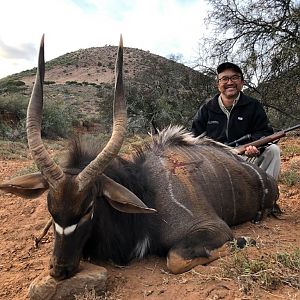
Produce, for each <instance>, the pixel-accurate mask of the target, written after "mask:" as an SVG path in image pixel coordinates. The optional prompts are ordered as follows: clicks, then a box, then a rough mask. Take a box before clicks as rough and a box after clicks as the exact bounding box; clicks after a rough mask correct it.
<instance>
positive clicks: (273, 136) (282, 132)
mask: <svg viewBox="0 0 300 300" xmlns="http://www.w3.org/2000/svg"><path fill="white" fill-rule="evenodd" d="M297 128H300V124H298V125H295V126H292V127H290V128H287V129H283V130H280V131H278V132H275V133H273V134H271V135H268V136H266V137H263V138H261V139H259V140H256V141H254V142H251V143H248V144H244V145H241V146H238V147H236V148H234V151H235V153H237V154H240V155H241V154H244V152H245V150H246V148H247V147H248V146H255V147H257V148H259V147H261V146H265V145H267V144H269V143H271V142H274V141H277V140H279V139H281V138H282V137H284V136H286V133H287V132H289V131H292V130H295V129H297ZM245 137H246V136H245ZM242 138H243V137H242ZM248 138H249V137H248ZM239 140H240V139H239ZM239 140H237V141H239ZM243 140H244V139H243ZM234 142H236V141H234ZM234 142H232V143H234ZM232 143H230V144H232Z"/></svg>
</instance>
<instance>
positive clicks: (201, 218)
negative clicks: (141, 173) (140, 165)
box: [145, 127, 278, 244]
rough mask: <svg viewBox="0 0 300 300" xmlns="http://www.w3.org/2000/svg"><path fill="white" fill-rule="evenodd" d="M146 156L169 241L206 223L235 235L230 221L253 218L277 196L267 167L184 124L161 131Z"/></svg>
mask: <svg viewBox="0 0 300 300" xmlns="http://www.w3.org/2000/svg"><path fill="white" fill-rule="evenodd" d="M146 156H147V159H146V160H145V161H146V165H147V169H148V172H149V179H150V181H151V182H152V183H153V186H154V189H155V195H156V199H155V203H156V209H157V210H158V212H159V216H160V218H161V222H163V223H165V225H164V226H162V228H163V230H162V233H161V234H162V236H163V239H164V240H165V241H166V243H167V244H168V243H170V244H172V243H173V242H174V241H176V240H179V239H181V238H182V237H184V236H185V235H186V234H187V233H192V232H194V231H198V230H201V228H207V227H210V228H212V229H215V230H224V235H231V231H230V229H229V228H228V226H227V225H229V226H231V225H236V224H240V223H243V222H246V221H249V220H252V219H253V218H254V217H255V215H256V213H257V212H258V211H259V210H260V209H261V208H262V206H270V207H271V206H272V205H273V203H274V202H275V201H276V199H277V197H278V194H277V193H278V192H277V186H276V183H275V182H274V180H273V179H272V178H270V177H269V176H268V175H267V174H266V173H265V172H264V171H262V170H261V169H259V168H257V167H256V166H254V165H252V164H248V163H245V162H244V161H242V160H241V159H239V158H238V157H237V156H236V155H234V154H232V153H231V152H230V150H229V149H228V148H227V147H224V146H223V145H221V144H219V143H216V142H213V141H211V140H208V139H200V138H194V137H192V136H191V135H190V134H188V133H187V132H185V131H183V130H182V129H180V128H176V127H175V128H169V129H167V130H165V131H164V132H162V133H160V135H159V136H158V137H157V139H156V140H154V142H153V145H152V147H151V149H150V150H149V151H148V152H147V153H146ZM223 220H224V221H225V223H226V224H227V225H226V224H225V223H224V222H223Z"/></svg>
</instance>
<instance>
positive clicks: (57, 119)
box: [42, 101, 73, 138]
mask: <svg viewBox="0 0 300 300" xmlns="http://www.w3.org/2000/svg"><path fill="white" fill-rule="evenodd" d="M72 122H73V112H72V109H71V107H68V106H67V105H65V103H64V102H61V101H49V102H46V103H45V105H44V110H43V122H42V135H43V136H45V137H48V138H54V137H57V136H60V137H66V136H67V135H68V133H69V132H70V130H71V128H72Z"/></svg>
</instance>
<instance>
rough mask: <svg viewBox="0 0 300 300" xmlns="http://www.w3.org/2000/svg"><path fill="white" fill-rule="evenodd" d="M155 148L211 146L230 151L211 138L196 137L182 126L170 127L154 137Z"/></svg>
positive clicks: (153, 144)
mask: <svg viewBox="0 0 300 300" xmlns="http://www.w3.org/2000/svg"><path fill="white" fill-rule="evenodd" d="M152 146H153V148H158V149H164V148H166V147H170V146H187V147H189V146H211V147H216V148H221V149H224V150H225V151H229V150H230V148H229V147H228V146H226V145H224V144H221V143H219V142H216V141H214V140H212V139H210V138H207V137H203V136H198V137H194V136H193V134H192V133H191V132H189V131H188V130H187V129H185V128H184V127H182V126H169V127H167V128H165V129H163V130H162V131H160V132H159V133H158V134H156V135H153V136H152Z"/></svg>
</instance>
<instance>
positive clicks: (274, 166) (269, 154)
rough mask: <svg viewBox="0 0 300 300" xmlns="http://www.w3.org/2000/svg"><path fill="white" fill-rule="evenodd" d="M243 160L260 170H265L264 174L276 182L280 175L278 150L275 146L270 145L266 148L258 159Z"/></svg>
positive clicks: (247, 158)
mask: <svg viewBox="0 0 300 300" xmlns="http://www.w3.org/2000/svg"><path fill="white" fill-rule="evenodd" d="M245 159H246V160H247V161H250V162H252V163H254V164H255V165H257V166H258V167H260V168H261V169H263V170H265V171H266V173H268V174H269V175H271V176H273V178H275V179H276V180H278V178H279V173H280V148H279V147H278V146H277V145H275V144H272V145H270V146H268V147H267V148H266V149H265V151H264V152H263V153H262V154H261V155H260V156H258V157H255V158H249V157H245Z"/></svg>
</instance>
